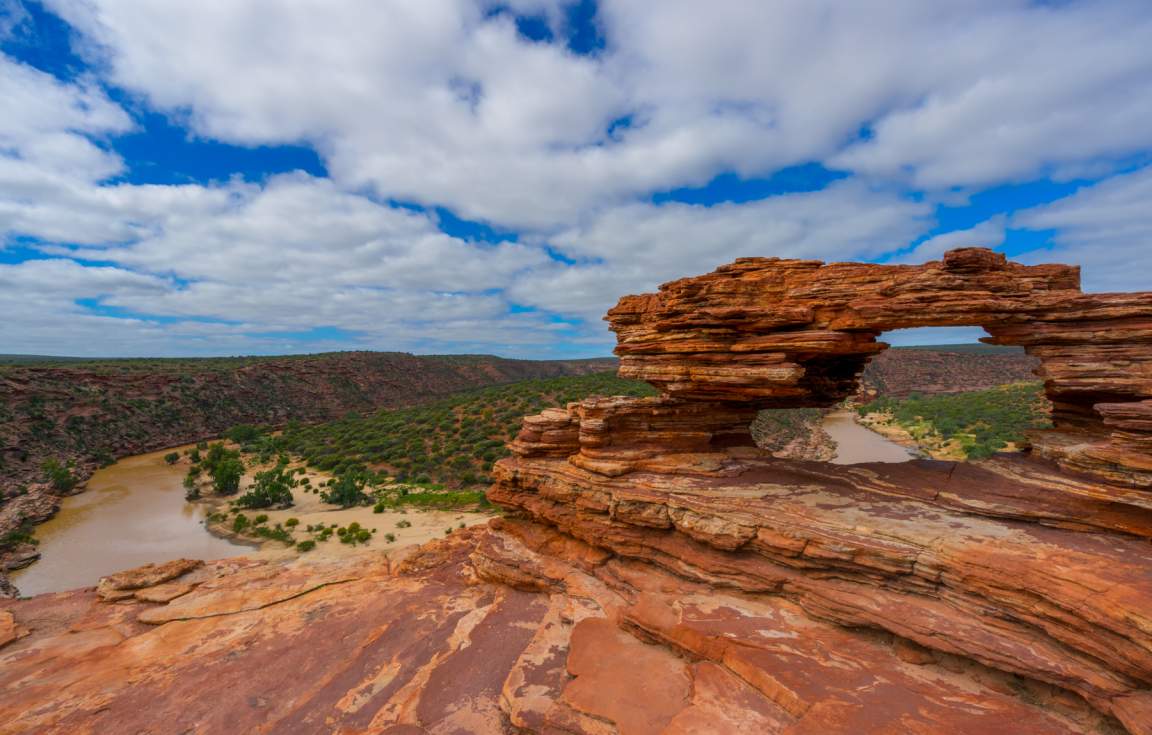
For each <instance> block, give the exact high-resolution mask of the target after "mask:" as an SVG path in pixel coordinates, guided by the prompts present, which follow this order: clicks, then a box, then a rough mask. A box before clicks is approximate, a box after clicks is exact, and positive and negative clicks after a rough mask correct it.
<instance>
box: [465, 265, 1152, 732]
mask: <svg viewBox="0 0 1152 735" xmlns="http://www.w3.org/2000/svg"><path fill="white" fill-rule="evenodd" d="M607 320H608V322H609V323H610V325H611V328H612V329H613V331H615V332H616V335H617V339H618V345H617V349H616V354H617V355H619V357H620V360H621V368H620V373H621V375H623V376H627V377H633V378H639V379H642V380H646V381H648V382H649V383H651V384H652V385H654V386H656V387H657V388H659V389H660V390H661V391H662V395H661V396H659V397H655V398H622V397H615V398H608V397H593V398H589V399H586V400H584V401H582V402H579V403H573V404H570V405H568V406H567V407H566V408H564V409H550V410H547V411H545V412H543V413H541V414H539V415H536V416H530V417H527V418H526V419H524V423H523V427H522V429H521V432H520V434H519V436H518V437H517V438H516V440H515V441H513V442H512V443H511V445H510V448H511V450H512V452H513V455H512V457H510V458H508V459H506V460H502V461H501V462H500V463H498V464H497V467H496V483H495V485H494V486H493V488H492V489H491V490H490V492H489V498H490V499H491V500H492V501H493V502H495V503H498V504H499V505H501V506H503V507H505V508H507V509H509V510H512V511H515V514H514V517H516V518H517V519H518V520H516V521H515V522H514V523H516V524H521V525H522V526H527V527H534V528H539V529H541V530H540V531H539V533H543V532H545V531H546V532H548V533H556V534H559V535H560V536H562V537H564V538H570V539H573V540H574V541H578V542H579V543H581V544H586V545H587V546H588V547H590V548H593V549H595V550H597V552H599V553H602V554H604V555H605V559H607V560H608V561H604V562H600V563H599V564H598V565H596V566H594V568H593V569H592V571H591V573H592V574H593V575H594V576H597V577H599V578H603V579H604V580H605V584H608V585H609V586H611V587H612V588H613V589H614V590H617V591H618V592H620V587H621V582H620V580H621V579H624V580H625V582H624V583H623V585H622V587H623V592H620V594H622V596H623V597H624V598H626V601H625V603H624V604H623V606H622V607H621V608H619V609H618V610H616V611H615V612H614V613H613V614H608V615H606V617H607V618H608V619H614V620H616V623H617V628H618V629H619V630H623V631H627V632H631V633H632V634H633V636H634V637H635V638H637V639H638V640H641V641H644V642H647V643H649V644H658V645H661V646H663V647H665V648H667V649H669V650H671V651H674V652H675V653H676V654H677V655H678V656H681V657H683V658H684V659H685V660H687V661H692V662H696V663H700V664H702V663H707V664H709V665H714V666H717V667H719V669H720V670H722V671H723V672H724V673H725V674H730V675H732V676H734V677H736V678H737V679H739V680H740V681H741V682H743V683H744V684H747V685H748V686H750V687H752V688H753V689H755V690H756V691H757V692H759V694H760V695H762V696H764V697H767V698H769V699H770V700H771V701H773V702H774V703H775V704H776V705H777V706H779V707H781V708H783V710H784V714H783V715H780V717H779V718H778V719H777V720H775V721H774V723H773V724H771V725H764V726H763V731H764V732H787V733H798V732H925V733H928V732H931V733H952V732H1042V731H1045V728H1046V727H1049V724H1048V723H1046V722H1042V718H1039V716H1032V715H1028V716H1024V715H1013V716H1022V717H1026V719H1025V720H1024V721H1022V722H1024V723H1025V724H1006V723H1004V722H1001V721H999V720H997V719H996V716H995V715H993V714H991V712H990V711H983V712H980V709H981V705H979V704H973V702H974V701H983V700H982V697H983V696H984V694H979V695H974V696H973V697H971V698H964V699H963V701H961V700H956V701H955V706H954V707H951V706H949V705H947V704H946V703H944V704H942V703H941V702H940V701H939V700H935V699H934V697H935V695H934V694H931V693H929V692H928V690H926V689H923V690H922V689H919V688H917V687H911V688H907V689H905V688H902V687H901V685H896V684H895V683H894V682H895V681H896V680H897V679H898V678H899V677H898V676H897V675H896V674H892V675H891V677H890V675H889V674H888V673H886V672H887V668H886V666H885V665H884V664H881V663H879V662H878V661H872V662H870V663H868V664H864V665H863V668H865V669H867V670H869V671H870V672H871V673H872V674H874V675H875V677H876V678H872V677H865V680H861V681H860V682H858V683H859V685H860V686H861V687H863V688H864V690H866V691H868V692H869V693H870V694H874V695H876V696H877V697H878V698H877V699H875V700H872V701H867V702H866V701H862V700H859V699H856V698H855V697H850V696H848V695H845V694H844V693H843V692H833V691H832V690H831V689H830V688H829V687H826V686H824V685H823V683H826V682H829V681H833V680H838V677H839V676H840V675H841V674H842V673H843V670H842V669H841V668H840V666H841V664H842V665H843V666H844V667H845V669H847V670H853V671H855V670H857V669H856V666H857V665H859V660H858V659H857V660H855V661H852V662H851V663H849V661H850V660H852V659H853V654H850V653H843V654H842V655H843V659H840V658H839V656H840V655H841V654H840V652H841V651H845V652H846V651H849V650H852V651H859V650H861V649H859V648H856V646H868V645H876V644H878V643H880V642H883V645H885V646H888V647H889V649H888V650H889V652H890V653H891V655H893V656H895V657H896V659H897V660H899V661H901V662H902V664H907V665H912V666H929V667H933V666H944V667H945V668H946V669H948V670H949V671H951V673H952V674H954V675H956V676H959V677H961V678H962V679H964V680H965V681H966V682H967V684H965V686H970V687H972V691H973V692H975V691H976V690H977V689H980V687H982V686H985V685H987V684H988V683H989V682H990V681H992V680H993V679H995V680H996V681H997V682H999V683H998V684H997V685H995V686H994V687H993V688H994V689H995V688H996V687H999V686H1001V685H1003V683H1004V682H1006V681H1010V682H1011V684H1008V685H1007V689H1006V690H1003V691H1002V692H1001V693H1003V694H1008V695H1009V697H1010V699H1013V700H1014V701H1016V702H1017V703H1030V706H1031V705H1035V704H1036V703H1037V702H1042V706H1040V707H1039V709H1040V710H1041V711H1043V712H1045V713H1046V714H1047V715H1050V716H1057V717H1058V719H1060V718H1062V719H1060V724H1059V725H1058V726H1056V727H1057V729H1058V730H1059V729H1060V728H1068V729H1067V731H1075V730H1076V729H1077V728H1084V729H1085V731H1093V732H1124V731H1127V732H1131V733H1150V732H1152V544H1150V540H1152V294H1083V293H1081V292H1080V290H1079V271H1078V269H1077V268H1074V267H1069V266H1063V265H1040V266H1025V265H1020V264H1017V263H1011V262H1008V261H1007V260H1006V259H1005V258H1004V256H1002V255H999V254H996V253H993V252H992V251H989V250H984V249H975V248H973V249H964V250H956V251H952V252H949V253H947V254H946V255H945V256H944V258H943V260H941V261H939V262H932V263H927V264H925V265H921V266H886V265H870V264H852V263H836V264H824V263H821V262H817V261H802V260H780V259H775V258H746V259H741V260H738V261H736V262H735V263H733V264H731V265H727V266H723V267H721V268H719V269H717V270H716V271H715V272H713V273H710V274H707V275H704V276H699V277H694V278H685V279H681V280H678V281H673V282H671V283H667V284H664V285H663V286H661V288H660V290H659V292H658V293H655V294H645V295H641V296H626V297H624V298H623V299H621V300H620V302H619V304H618V305H617V306H616V307H615V308H613V309H612V310H611V311H609V313H608V316H607ZM926 326H980V327H983V328H984V329H985V330H986V331H987V332H988V333H989V335H990V336H989V337H988V338H987V339H986V340H985V341H988V342H992V343H995V344H1002V345H1019V346H1022V347H1024V349H1025V350H1026V351H1027V352H1028V353H1029V354H1031V355H1033V356H1035V357H1036V358H1039V362H1040V368H1039V374H1040V376H1041V377H1042V378H1043V379H1044V389H1045V392H1046V393H1047V395H1048V397H1049V399H1050V400H1051V402H1052V405H1053V416H1052V419H1053V428H1052V429H1050V430H1045V431H1039V432H1035V433H1034V434H1033V435H1032V436H1031V437H1030V440H1031V444H1030V447H1028V448H1027V449H1026V451H1025V452H1023V453H1016V454H1001V455H997V456H996V457H994V458H992V459H990V460H986V461H982V462H977V463H955V462H940V461H928V460H916V461H912V462H908V463H904V464H862V465H853V466H840V465H836V466H833V465H826V464H821V463H813V462H801V461H794V460H786V459H776V458H772V457H770V456H767V455H766V454H765V453H764V452H762V451H760V450H758V449H757V448H756V447H755V444H754V442H753V441H752V439H751V436H750V435H749V430H748V427H749V424H750V423H751V421H752V418H753V416H754V415H755V413H756V411H758V410H761V409H765V408H784V407H798V406H831V405H835V404H836V403H838V402H840V401H842V400H843V399H845V398H847V397H849V396H851V395H852V394H854V393H855V392H856V391H857V389H858V387H859V378H860V374H861V372H862V370H863V368H864V366H865V364H866V363H867V361H868V360H869V358H871V357H872V356H874V355H876V354H877V353H879V352H880V351H882V350H884V349H885V348H886V347H887V345H886V344H884V343H883V342H880V341H878V339H877V338H878V337H879V336H880V334H881V333H882V332H884V331H886V330H892V329H900V328H907V327H926ZM510 525H511V522H505V524H504V526H503V528H505V529H507V528H509V527H510ZM493 533H496V532H495V531H494V532H493ZM503 533H505V534H507V531H506V530H505V531H504V532H503ZM520 535H522V536H524V535H527V534H526V532H524V531H521V532H520ZM483 548H485V547H482V550H481V552H478V553H479V554H480V555H483V553H484V552H483ZM614 564H619V565H626V566H628V568H629V570H631V571H629V573H628V574H620V573H617V572H615V571H613V572H607V571H605V570H606V569H607V568H608V567H609V566H611V565H614ZM482 569H487V570H488V573H489V574H492V573H493V572H492V570H493V569H495V570H498V571H497V572H496V576H499V570H504V571H503V573H504V574H505V576H507V577H508V578H510V579H511V578H514V576H515V575H514V574H513V572H512V570H511V565H508V564H505V565H504V566H499V565H490V566H489V567H482ZM636 570H644V571H636ZM645 574H651V575H652V578H653V579H658V580H660V581H659V582H644V583H638V582H637V579H638V578H640V577H642V576H644V575H645ZM649 586H652V587H655V588H656V590H657V591H654V590H650V589H648V587H649ZM681 588H683V590H682V589H681ZM687 590H691V592H688V591H687ZM734 599H738V600H740V601H741V602H740V603H739V604H737V603H735V602H732V600H734ZM721 600H724V602H721ZM697 605H699V607H697ZM743 605H747V606H748V607H747V608H745V607H742V606H743ZM758 606H769V607H773V608H774V609H776V610H778V611H781V610H784V609H787V610H788V614H787V615H784V614H783V613H780V614H776V613H773V614H772V615H771V616H769V617H772V620H773V621H774V622H767V621H766V620H765V619H764V616H765V615H767V613H765V612H764V611H763V609H762V608H760V607H758ZM753 609H755V610H756V612H753ZM789 616H795V617H789ZM785 617H787V618H788V619H789V620H799V621H805V624H810V625H817V626H825V627H822V628H821V629H820V632H819V633H813V635H815V636H816V637H817V638H819V639H821V640H824V641H826V642H827V646H828V648H827V649H821V651H816V650H814V649H813V648H811V647H808V646H805V645H803V644H800V643H798V642H797V641H798V640H806V637H805V635H803V634H800V633H798V632H796V631H795V630H794V629H793V628H792V627H790V626H789V625H786V624H784V623H782V622H780V621H782V620H783V618H785ZM767 640H771V641H773V642H772V643H771V644H767V643H766V641H767ZM784 641H787V643H785V642H784ZM832 641H836V643H832ZM847 641H851V643H848V642H847ZM768 650H770V651H771V653H767V652H766V651H768ZM909 652H914V653H909ZM829 655H831V656H832V657H833V658H834V659H836V660H835V661H833V660H831V659H829V658H828V657H827V656H829ZM949 667H950V668H949ZM933 670H934V671H935V669H933ZM920 671H921V673H923V672H924V671H925V670H924V669H920ZM996 677H1006V678H1005V679H997V678H996ZM575 681H576V682H577V683H578V682H579V681H580V679H579V678H576V679H575ZM816 682H821V684H819V685H818V684H817V683H816ZM889 685H892V686H893V687H894V688H890V687H889ZM1039 691H1044V692H1046V694H1043V695H1039V694H1037V693H1036V692H1039ZM880 692H884V694H880ZM984 693H985V694H986V693H987V692H984ZM889 695H891V696H890V697H889ZM733 696H734V695H733ZM1038 697H1039V699H1037V698H1038ZM1057 700H1059V701H1060V702H1061V703H1062V704H1060V705H1057V704H1056V701H1057ZM988 701H992V700H988ZM739 707H740V705H739V704H738V703H737V702H736V701H735V699H733V701H732V702H729V703H727V705H726V706H725V707H723V709H725V710H726V711H738V710H739ZM1062 707H1066V708H1067V709H1061V708H1062ZM1073 711H1075V712H1076V713H1078V714H1076V715H1075V716H1073V715H1072V714H1070V713H1072V712H1073ZM830 712H835V713H836V715H835V716H832V715H830V714H829V713H830ZM894 712H896V713H898V715H897V716H896V717H895V719H892V717H891V715H892V713H894ZM974 712H979V714H978V715H973V713H974ZM1061 713H1062V714H1061ZM1088 713H1091V715H1089V714H1088ZM973 716H974V717H975V719H967V718H970V717H973ZM1091 717H1099V718H1100V719H1099V720H1092V721H1090V720H1091ZM953 718H955V719H953ZM981 718H986V719H981ZM1069 718H1071V719H1069ZM1073 721H1074V722H1073ZM897 722H898V723H899V724H895V723H897ZM652 731H653V732H655V731H657V730H652Z"/></svg>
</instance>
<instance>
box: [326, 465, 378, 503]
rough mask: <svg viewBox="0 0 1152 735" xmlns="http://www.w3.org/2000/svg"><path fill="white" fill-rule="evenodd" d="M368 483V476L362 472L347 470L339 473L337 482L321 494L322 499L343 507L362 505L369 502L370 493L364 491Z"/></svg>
mask: <svg viewBox="0 0 1152 735" xmlns="http://www.w3.org/2000/svg"><path fill="white" fill-rule="evenodd" d="M367 484H368V481H367V478H365V477H364V476H363V475H362V474H360V473H358V472H347V473H344V474H342V475H338V476H337V477H336V481H335V483H334V484H332V485H330V486H329V489H328V491H327V492H325V493H323V494H321V496H320V499H321V500H323V501H324V502H325V503H332V504H333V505H339V506H340V507H342V508H351V507H352V506H354V505H361V504H363V503H366V502H368V495H367V494H365V492H364V486H365V485H367Z"/></svg>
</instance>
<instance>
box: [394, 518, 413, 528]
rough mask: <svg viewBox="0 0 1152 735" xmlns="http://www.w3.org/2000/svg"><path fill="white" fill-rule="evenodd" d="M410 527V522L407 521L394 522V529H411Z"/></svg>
mask: <svg viewBox="0 0 1152 735" xmlns="http://www.w3.org/2000/svg"><path fill="white" fill-rule="evenodd" d="M411 527H412V521H410V520H408V519H403V520H399V521H396V528H411Z"/></svg>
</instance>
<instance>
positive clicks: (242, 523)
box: [232, 513, 248, 533]
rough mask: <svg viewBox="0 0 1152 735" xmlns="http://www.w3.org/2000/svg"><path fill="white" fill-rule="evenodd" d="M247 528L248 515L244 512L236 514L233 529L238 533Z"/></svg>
mask: <svg viewBox="0 0 1152 735" xmlns="http://www.w3.org/2000/svg"><path fill="white" fill-rule="evenodd" d="M247 528H248V516H246V515H244V514H243V513H238V514H236V517H235V518H233V519H232V530H233V531H234V532H236V533H244V530H245V529H247Z"/></svg>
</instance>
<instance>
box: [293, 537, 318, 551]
mask: <svg viewBox="0 0 1152 735" xmlns="http://www.w3.org/2000/svg"><path fill="white" fill-rule="evenodd" d="M296 548H297V549H299V550H300V551H311V550H312V549H315V548H316V542H315V541H313V540H312V539H305V540H303V541H297V542H296Z"/></svg>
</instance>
